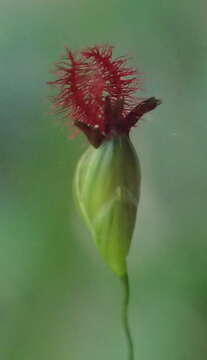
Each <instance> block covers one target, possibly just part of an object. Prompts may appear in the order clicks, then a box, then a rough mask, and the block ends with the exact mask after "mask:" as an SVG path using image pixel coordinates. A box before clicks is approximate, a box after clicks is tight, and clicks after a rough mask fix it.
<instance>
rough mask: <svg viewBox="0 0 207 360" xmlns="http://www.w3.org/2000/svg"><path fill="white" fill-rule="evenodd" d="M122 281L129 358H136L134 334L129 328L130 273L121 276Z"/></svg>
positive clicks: (123, 317) (124, 322) (129, 359)
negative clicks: (132, 334)
mask: <svg viewBox="0 0 207 360" xmlns="http://www.w3.org/2000/svg"><path fill="white" fill-rule="evenodd" d="M121 282H122V284H123V286H124V301H123V305H122V324H123V329H124V332H125V336H126V341H127V346H128V360H134V346H133V341H132V336H131V332H130V328H129V321H128V306H129V296H130V293H129V277H128V274H125V275H124V276H123V277H122V278H121Z"/></svg>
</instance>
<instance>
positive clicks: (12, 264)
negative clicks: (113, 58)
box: [0, 0, 207, 360]
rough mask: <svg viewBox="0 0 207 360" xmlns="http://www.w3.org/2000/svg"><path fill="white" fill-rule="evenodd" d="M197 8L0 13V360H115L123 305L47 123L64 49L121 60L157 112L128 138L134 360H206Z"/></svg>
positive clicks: (67, 158) (68, 152) (206, 41)
mask: <svg viewBox="0 0 207 360" xmlns="http://www.w3.org/2000/svg"><path fill="white" fill-rule="evenodd" d="M206 13H207V3H206V1H199V0H198V1H191V0H179V1H178V0H175V1H169V0H166V1H164V0H154V1H152V0H151V1H150V0H140V1H137V0H129V1H124V0H110V1H109V0H105V1H102V2H101V1H95V0H67V1H66V0H50V1H49V0H36V1H35V0H33V1H32V0H27V1H26V0H18V1H15V0H1V1H0V87H1V94H0V120H1V121H0V127H1V133H0V169H1V172H0V198H1V201H0V213H1V214H0V219H1V226H0V249H1V251H0V358H1V359H2V360H37V359H38V360H43V359H44V360H49V359H50V360H68V359H73V360H82V359H84V360H87V359H90V360H91V359H99V360H102V359H103V360H106V359H119V360H122V359H123V360H125V359H126V346H125V339H124V336H123V332H122V329H121V323H120V306H121V301H122V300H121V296H122V291H121V287H120V284H119V282H118V280H117V279H116V278H115V276H114V275H113V274H112V273H111V272H110V270H108V268H107V267H106V266H105V265H104V264H103V262H102V261H101V259H100V257H99V255H98V254H97V252H96V249H95V248H94V246H93V244H92V242H91V239H90V236H89V234H88V232H87V230H86V229H85V227H84V225H83V224H82V222H81V220H80V219H79V217H78V215H77V213H76V209H75V205H74V201H73V196H72V192H71V187H72V179H73V173H74V169H75V166H76V163H77V161H78V159H79V157H80V155H81V154H82V152H83V151H84V149H85V148H86V142H85V139H84V138H83V137H82V136H81V135H80V136H78V137H77V138H76V139H75V140H69V139H68V138H67V132H66V130H65V129H64V128H63V127H62V126H60V125H59V124H58V123H57V121H56V118H55V116H54V115H50V114H49V112H50V103H49V100H48V96H49V94H50V90H49V89H48V86H47V85H46V81H48V80H51V79H52V75H50V74H49V70H51V69H52V68H53V63H54V62H55V61H57V60H58V59H59V57H60V55H61V54H63V53H64V46H65V45H68V46H69V47H70V48H72V49H75V50H76V49H79V48H81V47H86V46H89V45H93V44H95V43H110V44H114V45H115V46H116V50H115V55H121V54H127V53H129V54H130V55H132V57H133V60H132V64H133V65H134V66H138V68H139V70H140V71H141V72H142V73H145V77H146V81H145V84H144V87H145V89H144V91H143V92H142V94H141V95H142V96H156V97H158V98H162V100H163V104H162V105H161V106H160V107H159V108H158V109H157V110H156V111H154V112H153V113H151V114H150V115H149V116H147V117H145V119H144V120H143V121H142V122H141V123H140V126H139V127H138V128H137V129H136V130H134V132H133V136H132V138H133V143H134V145H135V147H136V149H137V152H138V154H139V158H140V162H141V167H142V189H141V190H142V191H141V202H140V206H139V214H138V215H139V216H138V221H137V225H136V230H135V233H134V238H133V243H132V246H131V251H130V255H129V258H128V261H129V273H130V279H131V304H130V324H131V329H132V332H133V337H134V342H135V352H136V357H135V359H137V360H138V359H141V360H152V359H153V360H166V359H168V360H191V359H196V360H203V359H206V358H207V225H206V201H207V161H206V155H207V147H206V136H207V121H206V96H207V91H206V90H207V65H206V64H207V24H206Z"/></svg>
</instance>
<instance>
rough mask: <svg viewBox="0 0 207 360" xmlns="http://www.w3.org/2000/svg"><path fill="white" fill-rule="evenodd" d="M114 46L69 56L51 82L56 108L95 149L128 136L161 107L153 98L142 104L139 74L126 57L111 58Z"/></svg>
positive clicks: (93, 48) (67, 54)
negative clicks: (142, 120) (147, 114)
mask: <svg viewBox="0 0 207 360" xmlns="http://www.w3.org/2000/svg"><path fill="white" fill-rule="evenodd" d="M112 50H113V47H112V46H108V45H105V46H100V45H96V46H93V47H89V48H87V49H84V50H82V51H80V52H79V53H73V52H72V51H71V50H69V49H68V48H66V55H65V56H64V58H63V59H62V60H61V61H59V62H58V63H57V64H56V69H55V71H54V72H55V74H56V75H57V79H56V80H54V81H50V82H49V84H51V85H54V86H56V87H57V89H58V94H57V95H56V96H54V97H53V103H54V107H55V108H56V109H57V110H58V111H60V112H62V111H63V112H65V113H66V116H67V117H70V118H72V119H73V123H74V125H75V126H77V127H78V128H79V129H80V130H81V131H83V132H84V133H85V135H86V136H87V138H88V140H89V142H90V143H91V144H92V145H93V146H94V147H96V148H97V147H99V146H100V145H101V144H102V142H103V141H104V140H105V139H108V138H111V137H114V136H117V135H121V134H129V131H130V129H131V128H132V127H133V126H135V125H136V123H137V122H138V120H139V119H140V118H141V117H142V115H144V113H146V112H148V111H151V110H152V109H154V108H155V107H156V106H157V105H159V104H160V100H157V99H155V98H154V97H151V98H149V99H147V100H144V101H140V100H139V99H138V98H137V97H135V95H134V93H135V92H136V91H137V90H138V88H139V87H138V84H139V80H138V79H137V77H136V75H137V71H136V70H135V69H132V68H130V67H127V66H126V62H127V59H126V58H125V57H123V56H122V57H119V58H116V59H113V58H112Z"/></svg>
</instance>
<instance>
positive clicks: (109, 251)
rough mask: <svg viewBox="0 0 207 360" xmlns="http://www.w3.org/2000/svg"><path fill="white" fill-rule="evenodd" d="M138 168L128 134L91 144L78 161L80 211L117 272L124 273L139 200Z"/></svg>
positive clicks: (77, 181)
mask: <svg viewBox="0 0 207 360" xmlns="http://www.w3.org/2000/svg"><path fill="white" fill-rule="evenodd" d="M139 188H140V167H139V161H138V157H137V155H136V152H135V150H134V147H133V145H132V143H131V141H130V139H129V137H128V135H125V134H124V135H118V136H115V137H112V138H110V139H105V140H104V141H103V143H102V144H101V145H100V146H99V147H98V148H95V147H94V146H90V147H89V148H88V149H87V150H86V152H85V153H84V154H83V156H82V157H81V159H80V160H79V163H78V166H77V169H76V174H75V194H76V197H77V202H78V205H79V207H80V210H81V213H82V215H83V217H84V219H85V221H86V224H87V226H88V228H89V230H90V231H91V234H92V237H93V240H94V242H95V244H96V246H97V248H98V250H99V252H100V254H101V255H102V256H103V258H104V260H105V262H106V263H107V264H108V265H109V267H110V268H111V269H112V270H113V271H114V272H115V273H116V274H117V275H118V276H120V277H121V276H123V275H124V274H126V272H127V268H126V256H127V254H128V251H129V247H130V243H131V238H132V234H133V229H134V225H135V220H136V213H137V206H138V201H139Z"/></svg>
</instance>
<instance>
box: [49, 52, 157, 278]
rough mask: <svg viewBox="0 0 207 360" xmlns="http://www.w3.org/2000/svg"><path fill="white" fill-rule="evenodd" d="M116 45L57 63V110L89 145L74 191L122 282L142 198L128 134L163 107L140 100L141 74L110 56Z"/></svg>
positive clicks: (68, 54)
mask: <svg viewBox="0 0 207 360" xmlns="http://www.w3.org/2000/svg"><path fill="white" fill-rule="evenodd" d="M112 49H113V47H112V46H93V47H89V48H87V49H85V50H83V51H80V52H79V53H73V52H72V51H71V50H69V49H66V55H65V57H64V58H63V59H62V60H61V61H60V62H58V63H57V64H56V69H55V74H56V76H57V79H56V80H54V81H50V82H49V84H51V85H54V86H55V87H57V89H58V93H57V95H55V96H54V97H53V103H54V107H55V108H56V109H57V110H58V112H59V111H60V112H64V113H65V114H66V117H69V118H71V119H72V120H73V124H74V125H75V126H76V127H78V128H79V131H83V133H84V134H85V135H86V136H87V138H88V140H89V143H90V146H89V148H88V149H87V150H86V151H85V152H84V154H83V155H82V157H81V159H80V160H79V162H78V165H77V168H76V172H75V179H74V191H75V195H76V199H77V204H78V205H79V208H80V211H81V213H82V215H83V217H84V219H85V222H86V224H87V226H88V228H89V230H90V232H91V234H92V237H93V240H94V243H95V245H96V247H97V249H98V250H99V253H100V254H101V256H102V257H103V259H104V261H105V262H106V263H107V264H108V266H109V267H110V268H111V269H112V270H113V272H114V273H115V274H116V275H117V276H118V277H120V278H123V277H124V276H126V274H127V263H126V257H127V255H128V252H129V248H130V244H131V239H132V235H133V230H134V225H135V221H136V214H137V208H138V203H139V194H140V181H141V171H140V165H139V159H138V156H137V154H136V152H135V149H134V147H133V145H132V143H131V141H130V138H129V132H130V130H131V128H132V127H133V126H135V125H136V124H137V122H138V121H139V119H140V118H141V117H142V116H143V115H144V114H145V113H146V112H148V111H151V110H153V109H154V108H155V107H156V106H157V105H159V104H160V100H157V99H156V98H154V97H151V98H149V99H145V100H142V101H141V100H140V99H139V98H137V97H136V96H135V92H136V91H137V90H138V89H139V87H138V85H139V79H138V78H137V72H136V71H135V70H134V69H132V68H130V67H127V65H126V62H127V59H126V58H125V57H119V58H116V59H113V58H112Z"/></svg>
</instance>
